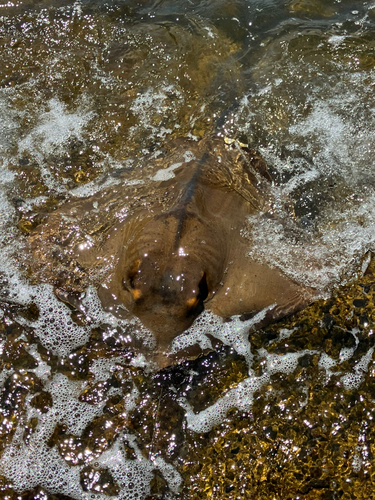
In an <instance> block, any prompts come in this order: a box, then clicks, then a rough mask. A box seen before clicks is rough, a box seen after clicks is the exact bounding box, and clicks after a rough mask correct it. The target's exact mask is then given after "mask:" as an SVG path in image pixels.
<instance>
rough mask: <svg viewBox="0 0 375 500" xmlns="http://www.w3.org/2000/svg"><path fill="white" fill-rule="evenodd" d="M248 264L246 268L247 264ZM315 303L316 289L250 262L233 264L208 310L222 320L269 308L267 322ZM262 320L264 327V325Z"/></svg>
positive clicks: (274, 270)
mask: <svg viewBox="0 0 375 500" xmlns="http://www.w3.org/2000/svg"><path fill="white" fill-rule="evenodd" d="M245 264H246V265H245ZM313 300H314V290H312V289H308V288H306V287H303V286H301V285H298V284H297V283H295V282H293V281H292V280H290V279H289V278H287V277H286V276H284V275H283V274H282V273H281V272H280V271H279V270H278V269H272V268H270V267H269V266H267V265H266V264H261V263H259V262H256V261H253V260H251V259H247V261H243V260H242V262H241V263H239V264H235V263H233V264H232V265H231V266H230V267H229V269H228V273H227V276H226V279H225V281H224V284H223V286H222V288H221V289H220V290H219V291H218V292H217V293H216V295H215V297H214V298H213V299H212V301H210V302H208V303H207V307H206V308H207V309H209V310H211V311H212V312H213V313H214V314H217V315H218V316H222V317H230V316H234V315H241V314H248V313H255V312H258V311H261V310H262V309H265V308H269V310H268V312H267V314H266V323H270V322H271V321H273V320H276V319H279V318H282V317H283V316H287V315H289V314H293V313H294V312H296V311H299V310H301V309H303V308H304V307H306V306H307V305H308V304H310V303H311V302H312V301H313ZM264 324H265V323H264V322H263V321H262V325H261V326H264Z"/></svg>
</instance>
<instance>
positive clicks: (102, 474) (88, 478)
mask: <svg viewBox="0 0 375 500" xmlns="http://www.w3.org/2000/svg"><path fill="white" fill-rule="evenodd" d="M80 484H81V486H82V490H83V491H91V492H93V493H102V494H104V495H108V496H115V495H117V494H118V493H119V491H120V488H119V486H118V485H117V484H116V482H115V481H114V479H113V477H112V475H111V473H110V471H109V470H108V469H105V468H100V467H95V466H87V467H84V468H83V469H82V470H81V472H80Z"/></svg>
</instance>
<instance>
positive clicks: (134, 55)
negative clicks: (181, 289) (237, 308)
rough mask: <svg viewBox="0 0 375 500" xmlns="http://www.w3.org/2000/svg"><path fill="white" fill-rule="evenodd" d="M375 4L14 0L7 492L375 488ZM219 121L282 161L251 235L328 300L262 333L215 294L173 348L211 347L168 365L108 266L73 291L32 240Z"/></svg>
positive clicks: (361, 494) (1, 144)
mask: <svg viewBox="0 0 375 500" xmlns="http://www.w3.org/2000/svg"><path fill="white" fill-rule="evenodd" d="M374 7H375V6H374V5H373V4H372V3H371V2H353V1H343V0H342V1H329V2H320V1H318V0H316V1H313V2H312V1H303V0H301V1H290V2H284V1H277V0H275V1H251V0H248V1H247V2H245V1H237V2H227V1H225V2H220V1H216V2H195V1H189V2H178V1H173V2H168V1H165V2H147V1H145V2H132V1H128V2H126V3H124V2H93V1H90V2H75V3H69V2H57V1H56V2H52V3H51V2H45V3H43V2H39V3H38V2H33V3H27V2H15V3H13V2H8V3H6V4H2V5H0V16H1V17H0V40H1V43H0V47H1V48H0V54H1V61H2V65H1V68H0V155H1V164H0V165H1V191H0V245H1V260H0V278H1V297H2V298H1V303H0V309H1V317H2V322H1V324H0V335H1V348H2V360H1V375H0V378H1V386H2V389H1V390H2V392H1V396H0V398H1V401H0V414H1V425H0V448H1V453H2V455H1V463H0V474H1V477H0V489H1V490H2V496H3V497H4V498H9V499H13V498H51V499H52V498H61V499H62V498H74V499H77V500H78V499H86V498H87V499H88V498H98V499H104V498H108V496H112V497H114V498H119V499H120V498H124V499H135V498H137V499H145V498H155V499H156V498H171V499H172V498H220V499H221V498H228V499H229V498H233V499H234V498H237V499H238V498H254V499H255V498H256V499H258V498H265V499H268V498H269V499H271V498H272V499H274V498H280V499H287V498H288V499H289V498H290V499H298V498H314V499H316V498H325V499H331V498H332V499H335V498H342V499H344V498H356V495H357V497H358V498H367V497H368V498H371V495H372V491H373V480H374V479H373V478H374V470H373V463H372V462H373V453H374V449H373V447H374V444H373V443H374V436H373V432H372V425H371V423H372V419H373V415H374V412H375V406H374V402H373V397H374V394H373V388H374V382H373V377H374V374H375V369H374V361H373V350H374V345H373V340H372V338H373V324H374V319H375V316H374V311H373V293H374V291H373V287H374V282H375V280H374V274H373V269H372V267H371V266H370V268H369V271H368V273H367V274H366V276H364V277H363V276H362V274H363V272H364V270H365V269H366V267H367V265H368V263H369V258H370V252H371V251H372V249H373V246H374V240H375V231H374V229H375V228H374V222H373V221H374V215H375V204H374V188H375V186H374V168H375V166H374V160H373V158H374V149H375V134H374V125H375V106H374V99H373V89H374V85H375V72H374V67H375V57H374V44H375V8H374ZM218 123H220V126H218V125H217V124H218ZM213 129H215V130H216V132H217V133H219V134H221V135H223V136H225V137H226V139H227V141H228V140H232V139H234V140H238V141H241V142H242V143H248V144H249V145H250V146H251V147H253V148H256V149H257V150H258V151H260V152H261V154H262V155H263V157H264V158H265V159H266V160H267V162H268V165H269V169H270V173H271V176H272V179H273V184H272V195H273V199H274V203H273V206H272V208H271V209H270V210H269V211H268V212H267V211H263V212H260V213H258V214H256V215H254V216H252V217H251V218H249V220H247V221H244V229H243V237H244V238H247V240H248V242H249V243H248V245H249V255H250V256H253V257H256V258H258V259H260V260H261V261H262V262H266V263H268V264H269V265H270V266H275V267H276V268H278V269H281V270H282V272H283V273H285V274H286V275H287V276H289V277H291V278H292V279H294V280H296V281H298V282H300V283H302V284H304V285H308V286H313V287H314V288H317V289H318V291H319V294H320V296H321V297H322V300H320V301H318V302H317V303H316V304H315V305H313V306H312V307H310V308H308V309H307V310H306V311H304V312H302V313H300V314H299V315H297V316H296V317H292V318H290V319H287V320H285V321H284V322H282V323H279V324H277V325H274V326H270V327H269V328H267V329H264V330H261V331H260V332H257V333H255V334H253V335H251V336H250V338H248V332H249V328H250V326H251V324H252V323H253V321H254V320H248V321H241V320H240V319H239V318H236V317H235V318H232V320H231V321H227V322H223V320H221V319H220V318H217V317H214V316H213V315H211V314H209V313H205V314H203V315H202V316H200V317H199V318H198V320H197V321H196V323H195V325H194V326H193V328H192V331H191V332H190V334H189V335H182V336H181V337H179V338H178V339H177V340H176V348H177V347H179V346H184V345H185V344H186V343H189V342H192V341H194V342H195V341H198V342H199V343H200V344H201V346H202V347H211V348H212V347H213V348H215V349H214V350H213V352H211V353H210V354H208V355H207V356H205V357H201V358H198V359H196V360H193V361H190V362H189V361H186V362H185V363H183V364H181V365H180V366H178V367H175V368H173V369H171V370H170V371H168V372H164V373H154V372H152V370H150V367H149V366H148V364H147V363H146V362H145V359H144V358H143V357H142V356H141V355H139V356H136V357H134V355H133V354H132V353H131V351H130V350H129V336H130V337H131V336H137V335H138V336H140V337H143V336H144V335H147V332H145V330H144V329H143V327H142V325H141V324H140V322H139V321H138V320H136V319H132V320H130V321H128V320H122V319H119V318H117V317H115V316H113V315H112V314H110V313H109V312H108V311H104V310H103V309H102V307H101V303H100V301H99V299H98V297H97V293H96V290H95V287H94V286H91V287H90V288H89V289H88V291H87V294H86V297H85V298H84V300H83V303H84V309H81V310H75V309H74V308H71V307H69V306H68V305H66V304H64V303H63V302H61V301H58V300H57V299H56V297H55V296H54V294H53V287H52V285H51V284H48V283H41V282H40V279H39V278H40V277H39V276H36V275H35V273H34V272H33V266H32V265H31V261H30V258H31V257H30V256H29V255H28V254H27V253H26V250H25V249H26V247H27V241H28V238H29V235H30V233H32V231H33V230H34V229H35V228H36V227H38V225H39V224H41V223H43V222H45V221H46V220H48V217H49V214H51V212H53V211H54V210H55V209H56V208H59V207H61V206H63V205H64V203H66V202H67V201H68V200H70V199H73V198H74V199H81V198H84V197H87V196H91V195H94V194H95V193H98V192H100V191H101V190H102V189H103V188H106V189H110V188H111V187H113V186H118V185H120V184H121V185H122V186H124V185H138V184H140V183H142V185H143V186H146V188H147V187H148V186H149V187H150V190H152V189H153V188H152V186H153V182H155V178H154V177H155V175H165V173H163V174H162V173H159V174H158V173H155V172H154V171H152V172H151V173H152V175H151V173H150V169H148V162H149V160H150V159H151V160H152V161H153V160H154V159H155V158H157V157H158V156H160V155H161V154H162V153H163V152H164V151H165V149H166V148H167V149H168V147H169V148H172V149H173V142H172V140H174V139H178V138H181V137H182V138H184V137H188V138H190V139H194V140H199V139H200V138H202V137H203V136H204V135H205V134H206V133H210V132H212V130H213ZM290 207H293V210H294V214H292V211H291V209H290ZM127 208H128V205H127V203H126V202H124V204H123V206H121V210H119V211H117V212H116V213H115V215H114V214H113V211H112V212H111V211H108V213H107V214H105V215H103V217H101V214H99V216H98V220H99V222H100V224H101V226H100V227H99V226H98V228H96V229H95V231H96V233H95V234H99V235H100V234H101V231H102V229H101V227H105V224H108V223H109V217H117V218H118V219H119V220H121V218H125V217H126V213H127ZM271 212H272V213H271ZM94 222H95V224H96V222H97V221H96V220H95V221H94ZM99 222H98V224H99ZM92 223H93V222H92V220H91V224H92ZM95 227H96V226H95ZM81 229H82V228H81ZM90 230H92V232H93V234H94V229H92V228H91V229H90ZM353 280H354V281H353ZM348 283H349V284H348ZM332 296H333V298H331V297H332ZM149 341H150V342H151V343H152V338H150V340H149Z"/></svg>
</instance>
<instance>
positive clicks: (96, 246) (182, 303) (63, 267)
mask: <svg viewBox="0 0 375 500" xmlns="http://www.w3.org/2000/svg"><path fill="white" fill-rule="evenodd" d="M116 175H117V178H114V179H112V183H111V182H110V183H109V185H110V187H107V188H103V189H102V190H100V191H99V192H98V193H96V194H94V195H92V196H88V197H85V198H83V199H77V200H72V201H70V202H69V203H66V204H65V205H63V206H62V207H61V208H59V209H57V210H56V211H55V212H53V213H52V214H50V216H49V217H48V218H47V220H46V221H45V222H44V223H42V224H41V225H40V226H38V227H37V228H36V229H35V230H34V231H33V232H31V234H30V235H29V243H30V247H31V249H32V252H33V254H34V268H35V269H37V271H35V269H34V272H35V273H36V274H37V275H38V276H39V278H41V279H42V280H44V281H48V282H52V283H53V284H54V286H55V290H56V295H57V296H58V297H59V298H60V299H61V300H64V301H66V302H69V303H71V304H74V305H75V306H77V301H76V300H75V299H74V297H77V294H79V293H81V292H83V291H84V290H85V288H86V287H87V286H88V285H89V284H90V283H91V284H92V283H94V284H96V286H97V287H98V291H99V296H100V298H101V301H102V303H103V306H104V307H105V308H107V309H109V310H111V311H113V312H115V313H116V312H117V313H120V314H124V315H125V316H126V315H128V317H131V316H132V315H134V316H136V317H138V318H139V320H140V321H141V322H142V323H143V325H145V326H146V327H147V328H148V329H149V330H150V331H151V332H152V334H153V335H154V337H155V340H156V347H155V349H153V350H152V352H151V353H147V354H148V357H151V358H152V359H153V360H154V361H156V363H157V364H158V366H159V367H160V368H163V367H165V366H168V365H170V364H172V363H174V362H176V359H181V358H183V356H184V354H181V355H180V356H178V355H177V357H176V356H171V355H170V346H171V343H172V341H173V340H174V339H175V337H176V336H178V335H180V334H181V333H182V332H184V331H186V330H187V329H188V328H189V327H190V326H191V325H192V323H193V322H194V320H195V319H196V318H197V317H198V316H199V315H200V314H201V313H202V311H203V310H207V311H212V312H213V313H214V314H215V315H218V316H221V317H223V318H229V317H231V316H233V315H247V316H249V315H252V314H256V313H257V312H259V311H262V310H266V311H267V313H266V315H265V318H264V320H263V322H262V325H261V326H264V325H265V324H266V323H268V322H271V321H274V320H277V319H279V318H281V317H283V316H286V315H289V314H291V313H294V312H296V311H298V310H300V309H302V308H304V307H305V306H306V305H308V304H309V303H310V302H311V301H312V300H313V298H314V290H312V289H308V288H307V287H304V286H302V285H300V284H298V283H295V282H294V281H293V280H291V279H290V278H288V277H287V276H285V275H284V274H283V273H282V272H281V271H280V270H278V269H275V268H271V267H270V266H269V265H267V264H266V263H262V262H261V261H257V260H254V259H252V258H250V257H249V256H248V248H249V245H251V241H250V242H249V240H248V239H246V238H244V236H243V234H242V230H243V228H244V226H245V223H246V220H247V218H248V217H249V216H250V215H253V214H255V213H258V212H265V213H267V211H268V210H269V209H270V206H271V205H272V190H271V178H270V175H269V172H268V169H267V165H266V162H265V161H264V160H263V159H262V157H261V156H260V155H259V154H258V153H257V152H255V151H253V150H251V149H249V148H248V147H245V146H241V145H239V144H238V143H236V142H233V143H232V144H225V142H224V140H223V139H222V138H219V137H215V136H211V137H207V138H205V139H203V140H201V141H200V142H195V141H192V140H188V139H182V140H180V141H178V143H177V144H176V143H174V144H173V146H171V152H166V153H165V154H164V155H162V157H161V158H157V159H152V158H149V159H146V160H145V161H144V162H143V164H142V165H141V166H140V167H139V168H134V169H132V170H131V172H130V171H127V172H126V171H124V172H121V171H120V172H117V174H116ZM137 176H138V177H137ZM142 179H143V180H145V179H147V182H142ZM77 307H78V306H77Z"/></svg>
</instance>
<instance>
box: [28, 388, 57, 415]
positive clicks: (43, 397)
mask: <svg viewBox="0 0 375 500" xmlns="http://www.w3.org/2000/svg"><path fill="white" fill-rule="evenodd" d="M52 403H53V401H52V396H51V394H50V393H49V392H47V391H41V392H40V393H39V394H36V395H35V396H34V397H33V398H32V399H31V400H30V405H31V406H32V407H33V408H36V409H37V410H39V411H40V412H41V413H47V412H48V411H49V410H50V408H51V407H52Z"/></svg>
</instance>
